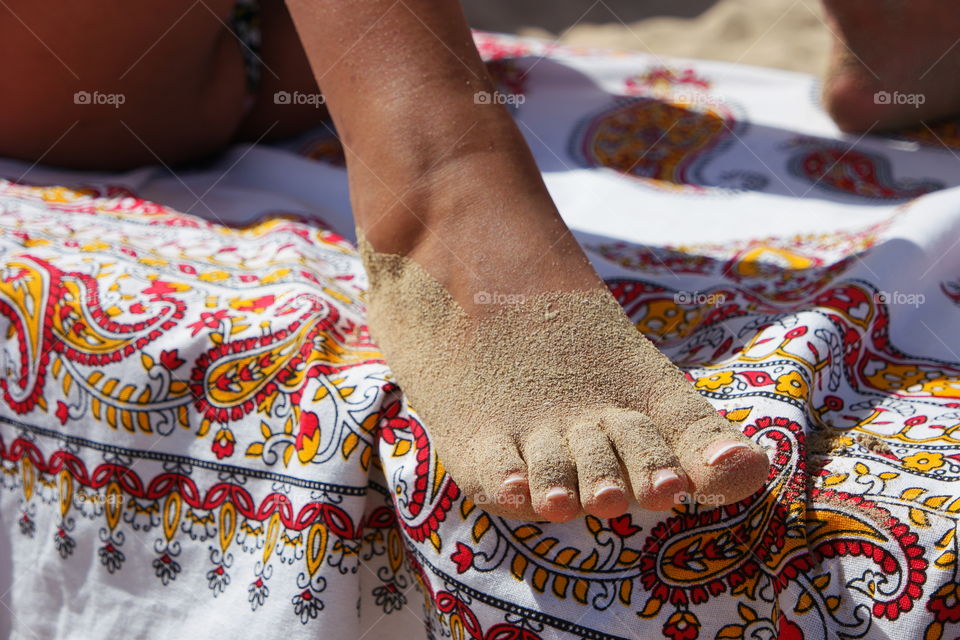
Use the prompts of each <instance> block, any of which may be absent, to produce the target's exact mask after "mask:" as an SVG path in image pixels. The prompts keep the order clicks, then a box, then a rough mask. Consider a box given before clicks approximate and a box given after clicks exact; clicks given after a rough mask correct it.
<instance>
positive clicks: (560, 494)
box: [546, 487, 572, 502]
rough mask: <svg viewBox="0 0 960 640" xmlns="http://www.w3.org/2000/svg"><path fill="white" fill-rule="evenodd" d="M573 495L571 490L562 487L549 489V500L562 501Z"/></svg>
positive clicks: (547, 496)
mask: <svg viewBox="0 0 960 640" xmlns="http://www.w3.org/2000/svg"><path fill="white" fill-rule="evenodd" d="M571 497H572V496H571V494H570V492H569V491H567V490H566V489H563V488H561V487H554V488H553V489H550V491H547V495H546V498H547V502H561V501H565V500H568V499H570V498H571Z"/></svg>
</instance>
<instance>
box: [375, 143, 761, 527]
mask: <svg viewBox="0 0 960 640" xmlns="http://www.w3.org/2000/svg"><path fill="white" fill-rule="evenodd" d="M518 164H519V163H518ZM500 165H501V166H502V167H506V166H508V165H509V166H513V165H512V164H511V163H507V162H501V163H500ZM480 169H481V167H479V166H471V164H470V163H469V162H467V163H465V164H463V166H462V167H461V168H460V170H459V171H451V170H450V167H449V165H448V166H447V170H446V174H445V176H444V178H443V179H442V180H441V181H439V182H434V183H433V188H434V189H437V190H438V191H436V192H435V193H434V194H433V195H432V196H431V197H430V198H426V199H424V201H430V202H432V203H433V205H434V206H441V207H444V206H446V205H449V206H451V207H453V208H454V210H457V211H460V212H462V214H463V215H458V216H456V219H455V220H451V216H449V215H447V216H438V217H436V218H434V217H432V216H431V215H430V213H429V211H427V212H425V213H424V214H423V217H424V218H425V219H427V220H429V222H428V223H427V224H428V227H429V230H428V231H426V232H425V233H424V234H423V235H422V236H421V237H420V238H419V240H418V241H417V242H416V244H415V246H410V247H408V248H406V249H405V250H403V249H400V248H398V247H397V246H395V244H396V242H395V240H394V241H393V242H391V239H395V238H397V237H401V235H402V234H398V233H395V232H392V233H390V234H389V238H388V237H385V233H386V229H388V228H391V227H393V228H394V230H396V229H395V223H386V224H383V223H381V224H380V225H377V226H375V228H374V230H373V233H371V234H370V237H371V241H372V242H374V243H375V245H374V246H375V247H376V249H381V250H384V251H387V250H392V251H395V252H399V253H403V254H405V255H406V257H404V256H401V255H397V253H389V254H388V253H378V252H377V251H376V250H375V248H374V247H371V246H370V245H369V244H366V243H365V242H363V241H362V245H363V246H362V253H363V257H364V261H365V264H366V266H367V270H368V274H369V276H370V281H371V283H370V289H369V291H368V294H367V300H368V306H369V309H368V322H369V324H370V327H371V330H372V332H373V335H374V337H375V338H376V339H377V341H378V342H379V344H380V346H381V348H382V349H383V351H384V353H385V355H386V358H387V362H388V363H389V364H390V366H391V368H392V369H393V371H394V373H395V374H396V376H397V379H398V382H399V383H400V386H401V388H402V389H403V390H404V392H405V393H406V395H407V397H408V398H409V400H410V402H411V404H412V406H413V407H414V408H415V409H416V410H417V411H418V412H419V413H420V415H421V416H422V418H423V419H424V422H425V424H426V426H427V428H428V429H429V431H430V434H431V438H432V442H433V443H434V446H435V447H436V449H437V452H438V454H439V456H440V460H441V462H443V464H444V465H445V466H446V467H447V469H448V470H449V472H450V474H451V475H452V477H453V478H454V480H456V482H457V483H458V485H459V486H460V487H461V489H462V490H463V491H464V493H465V494H466V495H467V496H469V497H470V498H472V499H473V500H474V501H475V502H476V503H478V504H479V505H480V506H481V507H482V508H484V509H486V510H488V511H491V512H494V513H498V514H500V515H504V516H507V517H514V518H520V519H546V520H553V521H564V520H568V519H570V518H573V517H576V516H577V515H579V514H581V513H582V512H583V511H584V510H585V511H586V512H588V513H591V514H593V515H596V516H598V517H614V516H617V515H620V514H621V513H623V512H624V511H625V510H626V509H627V507H628V501H629V499H630V497H631V496H633V497H634V498H635V499H636V501H637V502H638V503H639V504H640V506H642V507H644V508H646V509H651V510H665V509H669V508H670V507H672V506H673V505H674V504H675V503H676V502H677V501H678V500H679V499H681V498H682V497H684V496H685V495H686V493H687V492H691V493H694V494H698V495H700V496H701V498H700V499H701V500H706V499H709V501H710V503H711V504H727V503H730V502H734V501H736V500H740V499H742V498H744V497H746V496H747V495H749V494H751V493H753V492H754V491H756V490H757V489H758V488H759V487H760V486H761V484H762V483H763V481H764V480H765V479H766V476H767V472H768V469H769V461H768V460H767V457H766V455H765V454H764V453H763V452H762V451H761V450H760V449H759V448H758V447H757V446H756V445H755V444H753V443H752V442H751V441H750V440H749V439H748V438H746V437H744V436H743V435H741V434H740V432H739V430H738V429H737V428H736V427H734V426H733V425H731V424H730V423H729V422H727V420H725V419H724V418H722V417H720V416H719V415H717V413H716V411H715V410H714V409H713V407H711V406H710V404H709V403H707V401H706V400H704V399H703V398H702V397H701V396H700V395H699V394H697V393H696V392H695V391H694V390H693V388H692V387H691V386H690V385H689V383H688V382H687V381H686V380H685V379H684V377H683V375H682V374H681V373H680V371H679V370H678V369H677V368H676V367H675V366H674V365H673V364H672V363H671V362H670V361H669V360H668V359H667V358H666V357H665V356H663V355H662V354H661V353H660V352H659V351H657V349H656V348H655V347H654V346H653V345H652V343H650V342H649V341H648V340H647V339H646V338H645V337H644V336H643V335H642V334H641V333H639V332H638V331H637V330H636V328H635V327H634V326H633V325H632V323H631V322H630V320H629V319H628V318H627V317H626V316H625V315H624V313H623V311H622V309H621V308H620V306H619V305H618V303H617V302H616V300H614V298H613V297H612V296H611V295H610V293H609V292H608V291H607V289H606V287H605V286H604V285H603V283H602V282H601V281H600V279H599V277H598V276H597V275H596V273H595V272H594V270H593V269H592V267H591V266H590V265H589V263H588V262H587V259H586V256H585V255H584V254H583V253H582V251H581V250H580V248H579V246H578V245H577V243H576V242H575V240H574V239H573V237H572V236H571V235H570V234H569V232H568V231H567V229H566V227H565V226H564V225H563V222H562V221H561V220H560V218H559V216H558V214H557V213H556V210H555V209H554V208H553V206H552V204H551V203H550V202H549V200H548V199H547V198H546V197H545V196H544V197H542V198H539V199H538V198H536V197H533V198H531V197H530V195H529V191H531V190H530V188H529V186H526V187H524V186H521V185H514V184H512V182H513V180H515V179H513V178H511V177H510V176H509V175H507V174H508V172H509V173H512V172H513V170H512V169H508V170H507V171H504V170H501V172H502V173H504V175H502V176H498V177H497V178H498V179H491V178H494V177H495V176H491V175H490V172H491V170H493V171H496V170H495V169H491V167H489V166H488V167H484V168H483V170H482V171H481V170H480ZM537 178H538V177H537ZM538 183H539V180H538V179H535V181H534V184H538ZM450 185H456V186H455V187H454V188H452V189H451V191H450V193H455V194H456V195H455V196H453V197H451V196H449V195H444V189H445V188H449V186H450ZM514 189H516V190H515V191H514ZM471 190H477V192H478V194H477V195H478V197H477V198H470V197H467V194H468V193H469V192H470V191H471ZM470 201H472V202H474V203H475V206H473V207H472V208H471V209H469V210H464V209H463V204H464V202H470ZM484 201H486V203H485V202H484ZM497 202H512V203H514V206H512V207H510V208H509V209H506V210H503V211H502V212H501V211H498V208H499V207H496V206H490V204H489V203H497ZM385 245H394V246H393V248H392V249H389V248H385Z"/></svg>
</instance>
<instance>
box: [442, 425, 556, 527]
mask: <svg viewBox="0 0 960 640" xmlns="http://www.w3.org/2000/svg"><path fill="white" fill-rule="evenodd" d="M453 466H456V467H457V468H456V469H452V468H449V467H453ZM448 468H449V470H450V472H451V474H452V475H453V477H455V478H457V479H458V480H459V482H458V485H459V486H460V489H461V490H462V491H463V493H464V494H465V495H466V496H467V497H469V498H470V499H471V500H472V501H473V502H474V503H475V504H476V505H477V506H478V507H480V508H481V509H483V510H484V511H488V512H490V513H493V514H495V515H499V516H503V517H505V518H513V519H516V520H536V519H537V518H538V516H537V514H536V512H535V511H534V510H533V507H532V504H531V501H530V488H529V482H528V480H527V464H526V463H525V462H524V460H523V458H522V457H521V456H520V451H519V450H518V449H517V446H516V444H515V443H514V441H513V439H512V438H510V437H508V436H506V435H505V434H489V435H488V436H487V437H485V438H483V439H482V440H479V441H477V442H475V446H473V447H470V448H465V449H464V450H462V451H461V452H460V455H459V456H456V457H455V459H453V460H449V459H448Z"/></svg>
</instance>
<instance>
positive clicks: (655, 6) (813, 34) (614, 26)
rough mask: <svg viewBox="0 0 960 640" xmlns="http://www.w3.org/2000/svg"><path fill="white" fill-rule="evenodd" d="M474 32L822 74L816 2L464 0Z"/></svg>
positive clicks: (821, 27) (824, 39)
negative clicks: (483, 30) (538, 37)
mask: <svg viewBox="0 0 960 640" xmlns="http://www.w3.org/2000/svg"><path fill="white" fill-rule="evenodd" d="M463 4H464V8H465V10H466V12H467V17H468V18H469V19H470V21H471V24H472V25H473V26H474V27H476V28H478V29H487V30H491V31H504V32H510V33H520V34H524V35H535V36H540V37H545V38H550V39H558V40H559V41H561V42H565V43H570V44H578V45H585V46H603V47H612V48H617V49H639V50H641V51H650V52H654V53H657V54H662V55H675V56H682V57H688V58H709V59H714V60H726V61H730V62H741V63H744V64H754V65H762V66H768V67H777V68H780V69H791V70H794V71H806V72H809V73H821V72H822V71H823V70H824V68H825V66H826V60H827V54H828V51H829V48H830V42H831V39H832V35H831V33H830V31H829V29H828V28H827V27H826V25H825V24H824V23H823V11H822V9H821V7H820V3H819V2H818V0H463Z"/></svg>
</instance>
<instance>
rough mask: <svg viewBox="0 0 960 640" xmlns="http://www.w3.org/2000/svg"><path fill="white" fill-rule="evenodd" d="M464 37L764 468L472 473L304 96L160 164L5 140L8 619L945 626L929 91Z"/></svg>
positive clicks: (951, 546)
mask: <svg viewBox="0 0 960 640" xmlns="http://www.w3.org/2000/svg"><path fill="white" fill-rule="evenodd" d="M477 39H478V43H479V45H480V47H481V49H482V51H483V53H484V54H485V56H486V57H487V58H488V59H489V60H490V68H491V72H492V73H493V74H494V76H495V77H496V78H497V80H498V83H499V87H500V92H501V93H499V94H497V95H496V96H493V97H492V98H491V99H493V98H496V99H498V100H501V101H503V102H506V103H507V104H509V105H510V107H511V108H512V109H513V110H514V113H515V116H516V118H517V120H518V121H519V123H520V125H521V129H522V130H523V131H524V133H525V135H526V136H527V137H528V139H529V141H530V143H531V146H532V147H533V149H534V152H535V153H536V155H537V158H538V160H539V161H540V164H541V167H542V168H543V170H544V173H545V177H546V180H547V182H548V186H549V188H550V190H551V192H552V193H553V195H554V196H555V198H556V200H557V202H558V203H559V206H560V209H561V211H562V212H563V215H564V217H565V219H566V220H567V222H568V223H569V224H570V225H571V226H572V227H573V228H574V229H575V230H576V233H577V237H578V239H579V240H580V242H581V243H582V245H583V246H584V247H585V249H586V250H587V251H588V253H589V255H590V257H591V258H592V260H593V261H594V264H595V265H596V267H597V269H598V270H599V271H600V273H601V275H603V277H604V278H605V279H606V281H607V282H608V283H609V286H610V288H611V290H612V291H613V293H614V294H615V295H616V297H617V298H618V299H619V300H620V301H621V303H622V304H623V306H624V308H625V309H626V311H627V313H628V314H629V316H630V317H631V318H632V319H633V320H634V321H635V322H636V324H637V327H638V329H640V330H641V331H643V332H645V333H646V334H647V335H649V336H651V338H653V339H654V340H656V341H657V342H658V344H659V345H660V346H661V348H663V349H664V350H665V351H666V353H668V354H669V355H670V357H671V358H672V359H673V360H674V361H675V362H677V363H678V364H679V365H680V366H682V367H683V368H684V369H685V371H686V372H687V373H688V376H689V379H690V381H691V383H692V384H694V385H695V386H696V388H697V389H698V390H699V391H700V392H701V393H702V394H703V395H704V396H705V397H707V398H708V399H709V400H710V401H711V402H713V403H714V404H715V405H716V407H717V409H718V410H719V411H721V412H722V413H723V414H724V415H725V416H726V417H727V418H728V419H730V420H731V421H733V422H735V423H736V424H738V425H740V426H741V428H742V429H743V431H744V432H745V433H747V434H748V435H750V436H751V437H752V438H754V439H755V440H756V441H757V442H759V443H761V444H762V445H763V446H765V447H767V448H769V449H770V450H771V452H772V459H773V464H772V467H771V471H770V479H769V482H768V484H767V486H766V487H765V488H764V489H763V490H762V491H760V492H758V493H757V494H756V495H754V496H752V497H750V498H748V499H746V500H744V501H743V502H740V503H738V504H736V505H732V506H729V507H723V508H714V507H713V506H712V505H695V504H693V505H684V506H681V507H678V508H676V509H675V510H674V511H672V512H669V513H648V512H642V511H639V510H633V511H631V512H630V513H629V514H627V515H624V516H622V517H619V518H613V519H608V520H602V519H597V518H594V517H585V518H581V519H579V520H576V521H574V522H570V523H566V524H549V523H542V522H527V523H523V522H514V521H509V520H504V519H501V518H498V517H493V516H490V515H488V514H486V513H484V512H483V510H482V509H480V508H479V507H478V506H477V505H474V504H471V503H470V502H469V501H466V500H464V499H463V498H462V497H461V496H460V494H459V491H458V489H457V487H456V485H455V484H454V483H453V482H452V481H451V480H450V478H449V477H448V476H447V475H446V474H445V472H444V468H443V465H442V461H441V460H438V459H437V458H436V456H435V454H434V451H433V449H432V447H431V442H430V437H429V431H428V429H429V425H424V424H422V423H421V422H420V421H419V420H418V418H417V415H416V413H415V412H414V411H413V410H412V409H411V408H410V407H408V406H407V405H406V404H405V403H404V399H403V397H402V395H401V394H400V391H399V390H398V389H397V387H396V386H395V385H394V383H393V382H392V381H391V376H390V371H389V369H388V368H387V367H386V366H385V365H384V363H383V362H382V360H381V357H380V355H379V353H378V352H377V348H376V347H375V345H373V344H371V342H370V338H369V335H368V333H367V329H366V327H365V325H364V308H363V304H362V301H361V297H360V296H361V293H362V291H363V288H364V282H365V281H364V275H363V271H362V269H361V265H360V262H359V260H358V259H357V255H356V253H355V251H354V248H353V245H352V244H351V243H350V241H349V240H348V238H351V237H352V233H351V231H350V229H351V227H352V224H351V220H350V216H349V205H348V200H347V191H346V180H345V174H344V171H343V168H342V164H343V158H342V150H341V149H340V147H339V145H338V143H337V141H336V139H335V138H334V137H332V136H331V135H330V133H329V132H328V131H327V130H326V129H324V130H322V131H321V132H316V133H313V134H311V135H309V136H305V137H304V138H302V139H300V140H298V141H295V142H294V143H291V144H289V145H287V147H285V148H276V147H274V148H262V147H258V148H250V147H238V148H236V149H234V150H232V151H230V152H229V153H227V154H226V155H225V156H224V157H223V158H222V159H221V160H220V161H219V163H218V164H217V165H216V166H212V167H206V168H202V169H199V168H198V169H197V170H195V171H192V172H189V173H187V174H183V175H180V176H172V175H170V174H169V173H168V172H167V171H166V170H165V169H161V168H152V169H145V170H142V171H138V172H133V173H129V174H124V175H94V174H76V173H74V174H67V173H62V172H54V171H50V170H47V169H44V168H42V167H37V168H32V169H30V168H28V167H26V166H25V165H20V164H18V163H14V162H4V163H2V165H0V170H2V171H0V174H2V175H4V176H7V178H9V180H5V181H3V182H2V183H0V335H2V336H3V337H4V340H3V343H2V346H3V354H2V362H0V365H2V367H3V369H4V376H3V378H2V379H0V390H2V395H3V399H2V403H0V471H2V473H0V557H2V558H3V559H4V561H3V562H2V563H0V602H2V603H3V605H4V606H3V607H0V636H6V635H7V634H9V636H10V637H12V638H17V639H19V638H43V639H55V638H73V637H84V638H108V637H124V638H128V637H137V638H168V637H200V638H208V637H214V636H215V635H216V636H217V637H231V638H260V637H276V636H277V635H282V636H283V637H285V638H289V639H291V640H294V639H296V638H317V637H322V638H330V639H335V640H339V639H343V640H360V639H364V640H369V639H371V638H447V637H450V638H456V639H468V638H469V639H481V640H508V639H509V640H535V639H547V638H564V639H574V638H651V637H660V636H663V637H667V638H671V639H673V640H694V639H697V638H709V639H717V640H734V639H737V638H743V639H759V638H764V639H767V638H781V639H784V640H788V639H789V640H797V639H800V638H806V639H807V640H810V639H818V638H827V637H829V638H840V637H842V638H898V639H908V638H909V639H911V640H912V639H916V638H926V639H929V640H935V639H939V638H953V637H955V636H956V635H957V634H958V633H960V600H958V588H960V582H958V576H957V553H958V544H960V541H958V539H957V536H956V534H955V532H956V529H957V524H958V522H960V498H958V497H957V490H956V487H957V482H958V480H960V438H958V436H957V435H956V432H957V429H958V427H960V356H958V355H957V354H958V352H960V331H957V327H958V326H960V324H958V323H960V308H958V307H960V190H954V189H953V188H951V187H954V186H956V185H957V184H958V183H960V172H958V171H957V170H956V169H957V164H956V162H957V157H956V156H955V155H954V150H955V149H957V148H960V135H958V127H957V125H955V124H954V125H951V124H945V125H942V126H941V127H939V128H926V127H925V128H922V130H920V131H916V132H906V133H904V134H902V135H900V136H898V137H896V138H881V137H876V136H869V137H864V138H862V139H854V138H851V137H844V136H841V135H839V134H838V132H837V131H836V129H835V127H834V126H833V125H832V124H831V123H830V121H829V120H828V119H827V117H826V116H825V115H824V114H823V113H822V111H821V110H820V108H819V107H818V106H817V104H816V99H815V96H816V86H815V83H814V81H813V79H811V78H810V77H807V76H803V75H797V74H788V73H782V72H774V71H764V70H758V69H746V68H742V67H736V66H731V65H722V64H715V63H695V64H693V63H686V62H681V61H665V60H660V59H658V58H656V57H652V56H646V55H640V54H635V53H629V54H628V53H622V54H617V53H609V52H598V51H586V50H573V49H568V48H560V47H554V46H549V45H546V44H544V43H541V42H537V41H529V40H518V39H510V38H505V37H499V36H492V35H486V34H479V35H478V36H477ZM934 192H936V193H934ZM157 203H163V204H157ZM678 426H679V425H678Z"/></svg>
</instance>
